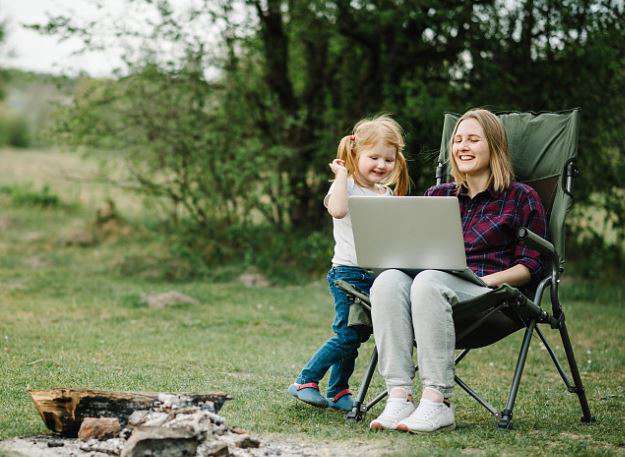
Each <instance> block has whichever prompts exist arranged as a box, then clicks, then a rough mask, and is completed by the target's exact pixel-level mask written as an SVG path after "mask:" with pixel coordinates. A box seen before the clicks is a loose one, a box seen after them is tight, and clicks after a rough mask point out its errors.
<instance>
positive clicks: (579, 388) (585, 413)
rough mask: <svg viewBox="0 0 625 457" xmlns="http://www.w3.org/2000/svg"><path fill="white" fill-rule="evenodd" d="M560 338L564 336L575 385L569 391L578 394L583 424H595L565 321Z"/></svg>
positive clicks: (564, 344) (565, 348) (563, 342)
mask: <svg viewBox="0 0 625 457" xmlns="http://www.w3.org/2000/svg"><path fill="white" fill-rule="evenodd" d="M560 336H562V345H563V346H564V351H565V352H566V358H567V359H568V361H569V367H570V369H571V376H572V377H573V383H574V386H573V387H572V388H571V387H569V391H570V392H573V393H575V394H577V397H578V398H579V404H580V406H581V407H582V418H581V421H582V423H584V424H590V423H591V422H594V420H595V418H594V417H593V416H592V414H590V406H588V400H587V399H586V392H585V391H584V386H583V384H582V378H581V376H580V375H579V370H578V368H577V362H576V361H575V355H574V353H573V346H572V345H571V338H570V337H569V332H568V330H567V328H566V323H565V322H564V321H562V325H561V326H560Z"/></svg>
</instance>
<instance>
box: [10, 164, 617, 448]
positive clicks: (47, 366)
mask: <svg viewBox="0 0 625 457" xmlns="http://www.w3.org/2000/svg"><path fill="white" fill-rule="evenodd" d="M31 159H32V157H31ZM29 180H30V181H35V180H34V179H33V178H32V177H29ZM35 183H36V184H37V188H40V187H41V185H42V184H44V183H47V182H43V181H42V182H37V181H35ZM0 184H7V183H5V182H2V181H0ZM10 184H14V183H10ZM51 192H57V188H56V187H55V185H54V183H52V184H51ZM61 195H63V196H64V197H63V198H64V199H65V200H64V201H67V198H69V197H67V196H66V194H61ZM87 201H89V200H88V199H87ZM97 205H98V201H97V200H94V201H93V206H90V205H89V204H87V203H84V202H83V203H82V205H73V206H71V205H70V206H59V207H33V206H18V205H15V204H14V203H13V202H12V201H11V200H10V199H9V198H8V197H6V196H4V197H3V196H2V195H0V209H1V212H0V226H1V227H2V237H0V373H1V377H0V439H6V438H11V437H15V436H28V435H34V434H39V433H44V432H45V427H44V425H43V422H42V420H41V419H40V418H39V416H38V415H37V413H36V411H35V408H34V406H33V405H32V403H31V401H30V399H29V397H28V395H27V394H26V389H30V388H37V389H45V388H52V387H60V386H64V387H89V388H97V389H112V390H156V391H172V392H207V391H216V390H220V391H225V392H227V393H229V394H230V395H231V396H233V397H234V400H233V401H231V402H229V403H227V404H226V406H225V407H224V409H223V410H222V413H223V415H224V416H225V417H226V418H227V420H228V422H229V423H230V424H232V425H238V426H241V427H244V428H247V429H249V430H252V431H253V432H255V433H259V434H261V435H266V434H270V435H272V436H274V437H281V436H283V437H286V436H288V437H290V438H295V439H298V440H301V441H313V442H319V443H326V444H327V443H328V442H338V443H343V444H345V443H348V442H350V441H354V440H355V441H358V442H365V443H370V444H371V445H374V446H377V449H380V454H385V455H448V454H452V455H453V454H464V453H480V454H483V455H500V454H514V455H551V454H560V455H622V454H625V432H624V431H623V426H624V425H625V424H624V421H623V411H624V410H625V387H624V386H625V370H624V369H623V367H624V366H625V344H623V343H625V341H624V338H623V331H622V329H623V328H624V326H625V308H624V307H623V302H624V298H623V297H624V293H623V289H621V288H618V287H615V286H611V287H604V288H599V287H598V286H597V285H596V284H592V283H585V282H581V281H579V280H570V279H568V280H567V281H565V283H564V284H563V285H562V296H563V302H564V304H565V310H566V312H567V317H568V319H567V322H568V325H569V331H570V333H571V335H572V337H573V341H574V347H575V350H576V355H577V358H578V363H579V366H580V369H581V371H582V377H583V379H584V382H585V383H586V389H587V394H588V397H589V401H590V404H591V408H592V410H593V413H594V414H595V416H596V417H597V422H596V423H595V424H594V425H592V426H585V425H582V424H580V422H579V417H580V415H581V412H580V409H579V404H578V403H577V402H576V397H575V396H574V395H572V394H569V393H567V392H566V390H565V389H564V387H563V385H562V383H561V381H560V379H559V377H558V374H557V372H556V371H555V370H554V369H553V368H552V366H551V362H550V360H549V358H548V355H547V353H546V351H545V350H544V349H542V348H541V346H540V345H539V342H538V340H535V341H533V342H532V345H531V347H530V354H529V359H528V363H527V365H526V369H525V372H524V376H523V383H522V385H521V390H520V394H519V397H518V401H517V406H516V408H515V414H514V429H513V430H512V431H508V432H501V431H498V430H497V429H496V428H495V427H494V423H493V420H492V419H491V418H490V416H489V415H487V413H486V412H485V411H484V410H483V409H482V408H481V407H480V406H479V405H477V404H475V403H474V402H473V401H472V400H470V399H469V398H468V397H467V396H466V395H465V394H464V393H462V392H461V391H458V393H457V396H456V399H455V402H456V408H457V422H458V428H457V430H456V431H454V432H451V433H442V434H437V435H433V436H425V437H424V436H407V435H403V434H396V433H373V432H370V431H369V430H368V429H367V423H366V421H365V422H362V423H350V424H346V423H345V422H344V420H343V418H342V416H341V415H339V414H334V413H331V412H328V411H321V410H317V409H314V408H310V407H306V406H305V405H303V404H299V403H296V402H295V401H294V400H292V399H291V398H289V397H287V395H286V394H285V388H286V387H287V385H288V384H289V383H290V382H291V381H292V380H293V379H294V377H295V375H296V374H297V372H298V370H299V369H300V368H301V366H302V365H303V364H304V363H305V362H306V360H307V358H308V357H309V356H310V355H311V354H312V352H313V351H314V350H315V349H316V347H317V346H318V345H319V344H320V343H321V342H322V341H323V340H324V339H325V338H326V337H328V336H329V330H330V323H331V320H332V311H331V301H330V297H329V294H328V292H327V290H326V285H325V284H324V283H323V281H322V280H321V279H319V280H318V281H314V282H312V283H310V284H307V285H304V286H285V287H270V288H245V287H242V286H241V285H240V284H239V283H237V282H229V283H209V282H206V281H192V282H167V281H163V280H155V279H149V278H147V277H146V276H142V275H133V274H132V272H128V271H127V269H123V268H121V265H123V262H124V258H125V257H126V256H128V255H129V254H132V255H139V254H141V253H144V254H145V255H148V253H151V252H152V251H153V250H154V249H158V246H156V245H154V244H149V243H153V242H151V241H150V240H149V239H147V238H146V237H144V236H140V235H137V234H133V235H132V236H124V237H117V238H115V237H113V238H110V239H108V241H104V242H102V243H100V244H96V245H95V246H92V247H77V246H73V245H66V244H65V243H62V242H60V240H63V239H64V237H66V236H67V232H68V230H69V229H75V228H76V227H79V228H80V227H84V225H85V221H87V220H89V218H91V217H92V213H93V209H94V207H96V206H97ZM172 289H173V290H178V291H180V292H183V293H186V294H188V295H191V296H193V297H195V298H197V299H198V300H199V301H200V304H198V305H184V306H177V307H173V308H168V309H164V310H152V309H148V308H146V307H144V306H142V305H141V304H140V303H139V301H138V300H137V297H138V295H139V294H140V293H142V292H155V291H167V290H172ZM545 332H547V337H548V339H549V340H550V341H552V342H553V343H554V346H555V347H556V350H557V351H558V353H559V354H562V348H561V344H558V343H557V340H556V339H555V338H554V336H555V334H554V333H553V332H550V331H548V329H545ZM550 336H551V338H550ZM520 340H521V335H520V334H517V335H515V336H513V337H512V338H509V339H508V340H506V341H504V342H502V343H500V344H498V345H495V346H493V347H490V348H486V349H483V350H479V351H475V353H474V354H473V355H470V356H469V357H468V358H467V359H466V360H465V361H464V362H463V363H462V365H461V367H460V369H459V374H460V375H461V376H462V377H463V378H465V380H467V381H469V382H470V384H471V385H472V386H473V387H474V388H476V389H477V390H478V391H479V392H480V393H482V394H483V395H484V396H485V397H486V398H488V399H489V400H490V401H491V402H492V403H494V404H495V405H496V406H498V407H502V406H503V401H504V399H505V397H506V395H507V391H508V387H509V382H510V380H511V377H512V369H513V365H514V362H515V360H516V351H517V348H518V347H519V345H520ZM372 347H373V346H372V343H371V342H368V343H367V344H366V345H365V346H364V347H363V349H362V350H361V357H360V359H359V360H358V365H357V372H356V374H355V376H354V378H353V379H354V383H355V384H357V383H358V381H359V379H360V377H361V375H362V372H363V370H364V366H365V365H366V362H367V361H368V357H369V354H370V353H371V350H372ZM355 387H356V386H355ZM380 388H381V384H380V379H379V377H376V378H375V381H374V387H373V390H375V391H377V390H379V389H380ZM380 409H381V406H378V407H376V409H375V410H374V412H373V414H376V413H378V412H379V410H380ZM371 416H372V414H370V416H369V418H371Z"/></svg>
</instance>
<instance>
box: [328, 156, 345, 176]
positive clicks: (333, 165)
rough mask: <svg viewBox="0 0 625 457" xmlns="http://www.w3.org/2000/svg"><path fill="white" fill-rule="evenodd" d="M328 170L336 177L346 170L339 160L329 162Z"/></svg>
mask: <svg viewBox="0 0 625 457" xmlns="http://www.w3.org/2000/svg"><path fill="white" fill-rule="evenodd" d="M329 165H330V170H332V173H334V174H335V175H338V174H339V173H340V172H341V171H344V172H345V173H347V168H345V161H344V160H341V159H334V160H333V161H332V162H330V164H329Z"/></svg>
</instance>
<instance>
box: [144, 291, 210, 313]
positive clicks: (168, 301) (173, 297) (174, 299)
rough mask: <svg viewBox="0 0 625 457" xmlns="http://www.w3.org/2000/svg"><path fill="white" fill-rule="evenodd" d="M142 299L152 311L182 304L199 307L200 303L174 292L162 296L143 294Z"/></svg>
mask: <svg viewBox="0 0 625 457" xmlns="http://www.w3.org/2000/svg"><path fill="white" fill-rule="evenodd" d="M140 299H141V301H142V302H143V303H147V305H148V306H149V307H150V308H152V309H163V308H166V307H167V306H171V305H176V304H180V303H182V304H190V305H197V304H199V303H200V302H199V301H197V300H196V299H195V298H192V297H189V296H188V295H184V294H181V293H180V292H176V291H173V290H172V291H170V292H164V293H162V294H141V298H140Z"/></svg>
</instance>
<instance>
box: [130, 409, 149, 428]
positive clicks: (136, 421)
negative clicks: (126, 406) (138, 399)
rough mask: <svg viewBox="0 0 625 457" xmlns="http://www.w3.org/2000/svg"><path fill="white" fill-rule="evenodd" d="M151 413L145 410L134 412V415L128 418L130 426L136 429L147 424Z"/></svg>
mask: <svg viewBox="0 0 625 457" xmlns="http://www.w3.org/2000/svg"><path fill="white" fill-rule="evenodd" d="M149 413H150V412H149V411H147V410H145V409H138V410H136V411H133V413H132V414H131V415H130V416H128V424H129V425H132V426H133V427H136V426H137V425H141V424H143V423H144V422H145V420H146V419H147V417H148V414H149Z"/></svg>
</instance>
